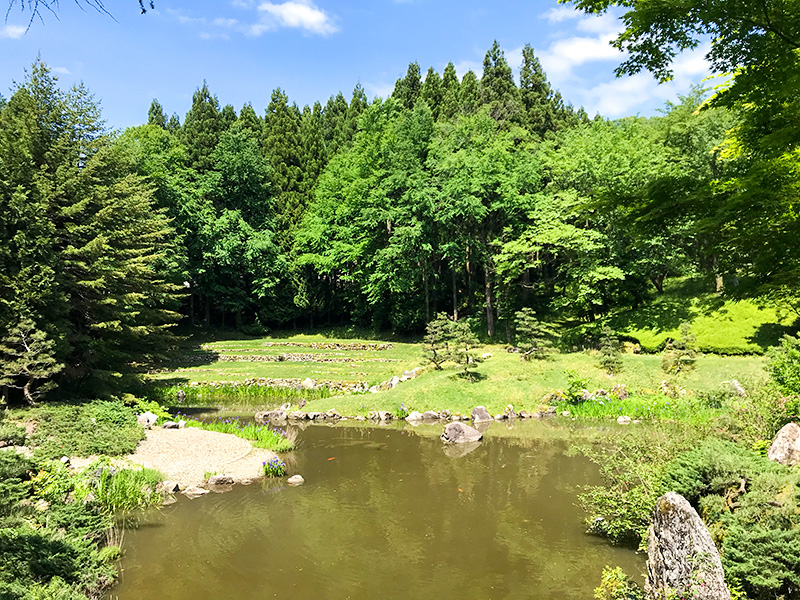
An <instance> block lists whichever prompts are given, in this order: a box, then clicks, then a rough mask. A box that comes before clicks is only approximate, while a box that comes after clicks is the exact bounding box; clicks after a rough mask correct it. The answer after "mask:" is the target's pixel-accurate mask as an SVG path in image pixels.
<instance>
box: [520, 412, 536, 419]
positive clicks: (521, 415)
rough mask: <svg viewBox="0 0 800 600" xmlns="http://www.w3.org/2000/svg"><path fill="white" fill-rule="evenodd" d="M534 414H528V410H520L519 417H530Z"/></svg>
mask: <svg viewBox="0 0 800 600" xmlns="http://www.w3.org/2000/svg"><path fill="white" fill-rule="evenodd" d="M532 416H533V415H531V414H528V411H526V410H521V411H519V418H520V419H530V418H531V417H532Z"/></svg>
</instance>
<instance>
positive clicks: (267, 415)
mask: <svg viewBox="0 0 800 600" xmlns="http://www.w3.org/2000/svg"><path fill="white" fill-rule="evenodd" d="M253 418H254V419H255V420H256V421H258V422H260V423H266V422H267V421H285V420H286V418H287V415H286V411H285V410H280V409H278V410H262V411H260V412H257V413H256V414H255V416H254V417H253Z"/></svg>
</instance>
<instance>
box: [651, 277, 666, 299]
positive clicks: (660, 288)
mask: <svg viewBox="0 0 800 600" xmlns="http://www.w3.org/2000/svg"><path fill="white" fill-rule="evenodd" d="M665 277H666V274H665V273H656V274H655V275H650V281H651V282H652V284H653V287H655V288H656V291H657V292H658V293H659V295H660V294H663V293H664V278H665Z"/></svg>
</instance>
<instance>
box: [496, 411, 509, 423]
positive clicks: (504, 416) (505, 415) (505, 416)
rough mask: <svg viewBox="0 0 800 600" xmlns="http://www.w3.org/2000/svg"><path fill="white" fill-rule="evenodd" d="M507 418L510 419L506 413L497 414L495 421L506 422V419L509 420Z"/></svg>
mask: <svg viewBox="0 0 800 600" xmlns="http://www.w3.org/2000/svg"><path fill="white" fill-rule="evenodd" d="M507 418H508V415H507V414H505V413H498V414H496V415H495V416H494V420H495V421H504V420H505V419H507Z"/></svg>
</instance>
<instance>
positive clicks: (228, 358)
mask: <svg viewBox="0 0 800 600" xmlns="http://www.w3.org/2000/svg"><path fill="white" fill-rule="evenodd" d="M212 360H216V361H217V362H311V363H351V362H353V361H354V360H358V362H377V363H388V362H395V359H393V358H358V359H355V358H353V357H347V356H330V355H328V354H319V353H309V352H290V353H284V354H253V355H247V356H242V355H238V354H220V355H218V356H216V357H215V358H213V359H212Z"/></svg>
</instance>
